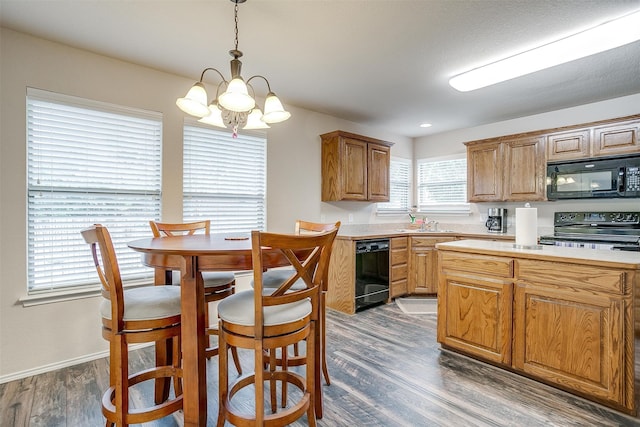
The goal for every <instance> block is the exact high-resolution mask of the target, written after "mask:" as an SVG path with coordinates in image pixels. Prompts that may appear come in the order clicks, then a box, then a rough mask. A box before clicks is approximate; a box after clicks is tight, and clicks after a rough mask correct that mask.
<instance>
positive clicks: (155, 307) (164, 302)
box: [100, 286, 180, 321]
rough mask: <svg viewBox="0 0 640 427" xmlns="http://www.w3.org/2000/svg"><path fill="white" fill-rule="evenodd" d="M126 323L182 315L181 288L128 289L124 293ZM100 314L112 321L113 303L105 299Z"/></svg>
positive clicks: (124, 318) (124, 317)
mask: <svg viewBox="0 0 640 427" xmlns="http://www.w3.org/2000/svg"><path fill="white" fill-rule="evenodd" d="M122 294H123V297H124V314H123V316H122V318H123V320H125V321H132V320H152V319H160V318H163V317H169V316H179V315H180V288H176V287H175V286H148V287H147V286H145V287H143V288H134V289H127V290H125V291H124V292H123V293H122ZM100 314H101V315H102V317H103V318H105V319H111V301H110V300H108V299H103V300H102V302H101V303H100Z"/></svg>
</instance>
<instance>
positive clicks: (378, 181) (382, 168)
mask: <svg viewBox="0 0 640 427" xmlns="http://www.w3.org/2000/svg"><path fill="white" fill-rule="evenodd" d="M368 159H369V160H368V171H367V173H368V189H369V193H368V196H369V200H371V201H374V202H388V201H389V168H390V163H391V150H390V149H389V147H387V146H384V145H377V144H369V145H368Z"/></svg>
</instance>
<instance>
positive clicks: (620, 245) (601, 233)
mask: <svg viewBox="0 0 640 427" xmlns="http://www.w3.org/2000/svg"><path fill="white" fill-rule="evenodd" d="M540 244H542V245H555V246H563V247H571V248H591V249H613V250H619V251H634V252H640V212H619V211H615V212H556V213H555V214H554V218H553V235H552V236H541V237H540Z"/></svg>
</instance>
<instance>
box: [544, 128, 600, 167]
mask: <svg viewBox="0 0 640 427" xmlns="http://www.w3.org/2000/svg"><path fill="white" fill-rule="evenodd" d="M590 134H591V131H590V130H589V129H577V130H572V131H568V132H558V133H552V134H549V135H547V160H548V161H550V162H554V161H557V160H571V159H584V158H587V157H589V151H590V140H589V135H590Z"/></svg>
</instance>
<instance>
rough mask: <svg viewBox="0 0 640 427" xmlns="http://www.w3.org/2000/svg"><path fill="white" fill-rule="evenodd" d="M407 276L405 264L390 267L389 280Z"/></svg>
mask: <svg viewBox="0 0 640 427" xmlns="http://www.w3.org/2000/svg"><path fill="white" fill-rule="evenodd" d="M406 278H407V264H406V263H404V264H400V265H394V266H392V267H391V280H392V281H396V280H401V279H406Z"/></svg>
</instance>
